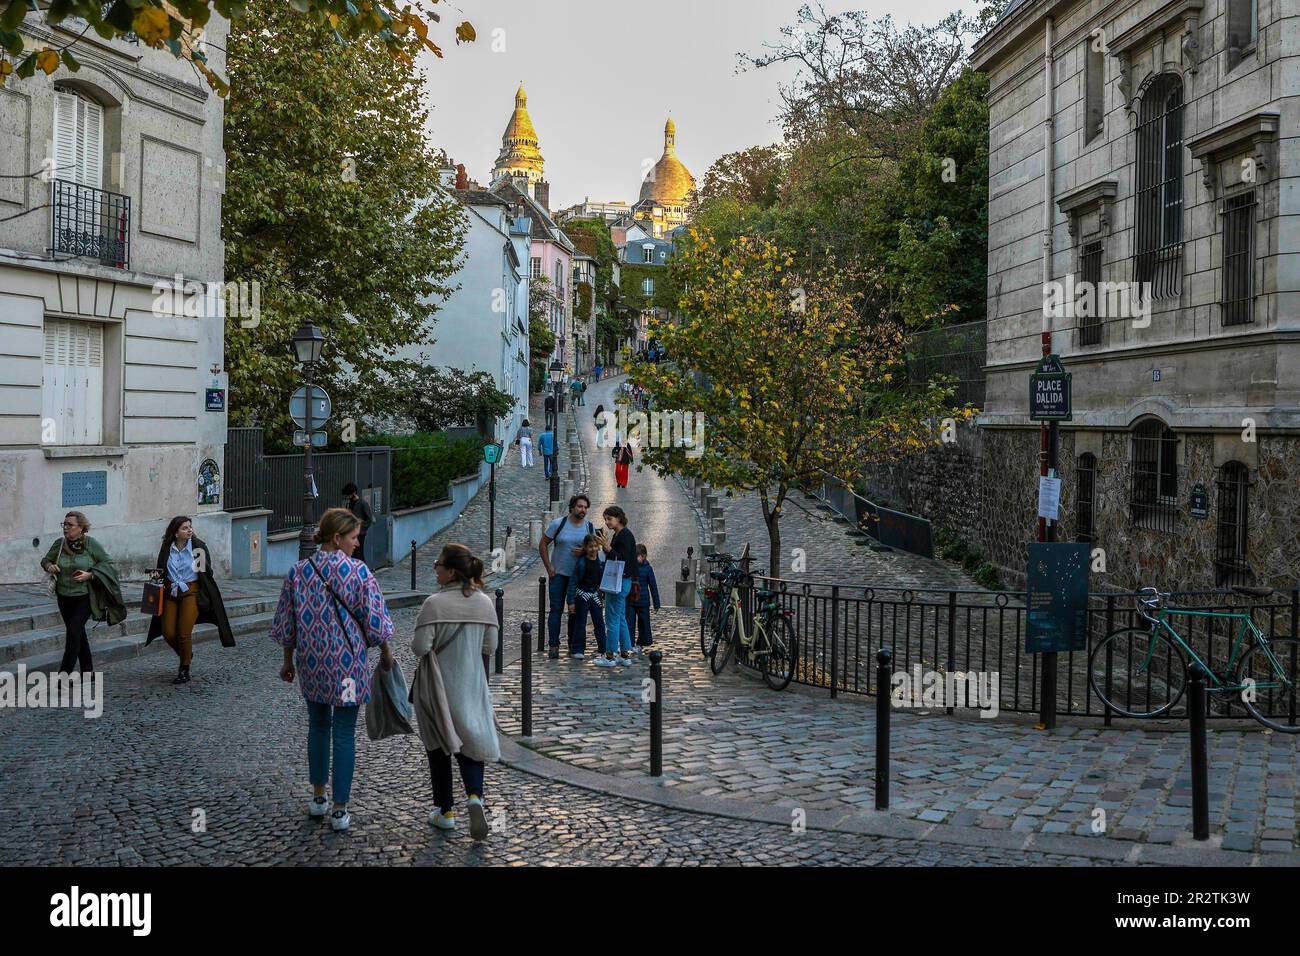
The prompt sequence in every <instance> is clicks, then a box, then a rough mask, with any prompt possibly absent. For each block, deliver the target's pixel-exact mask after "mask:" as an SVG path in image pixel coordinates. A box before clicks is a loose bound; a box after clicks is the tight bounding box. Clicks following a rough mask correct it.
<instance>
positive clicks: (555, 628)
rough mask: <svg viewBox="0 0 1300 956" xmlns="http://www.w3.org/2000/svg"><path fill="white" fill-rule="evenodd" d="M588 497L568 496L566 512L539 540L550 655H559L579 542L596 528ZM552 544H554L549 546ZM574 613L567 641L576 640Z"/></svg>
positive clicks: (580, 547)
mask: <svg viewBox="0 0 1300 956" xmlns="http://www.w3.org/2000/svg"><path fill="white" fill-rule="evenodd" d="M590 507H591V499H590V498H588V497H587V496H586V495H584V494H576V495H574V496H573V497H572V498H570V499H569V513H568V514H567V515H565V516H564V517H562V518H556V519H555V520H554V521H552V522H551V523H550V524H549V525H548V526H547V527H546V530H545V531H543V532H542V540H541V541H540V542H539V543H538V545H537V551H538V553H539V554H540V555H541V556H542V565H543V566H544V567H545V568H546V576H547V578H548V579H549V581H548V584H547V592H546V599H547V602H548V610H547V613H546V633H547V636H548V639H549V640H548V645H549V647H550V656H551V658H553V659H554V658H558V657H559V656H560V618H561V616H562V615H563V613H564V604H565V595H566V594H568V592H569V578H571V577H572V576H573V569H574V565H575V564H576V563H577V560H578V556H579V555H580V554H582V542H583V541H584V540H585V539H586V536H587V535H589V534H595V533H596V529H595V527H594V526H593V525H592V523H591V522H590V521H588V520H587V510H588V509H589V508H590ZM552 544H554V546H555V547H554V548H552V547H551V546H552ZM573 627H574V617H573V615H569V631H568V637H569V645H570V646H573V644H574V643H575V641H574V637H573Z"/></svg>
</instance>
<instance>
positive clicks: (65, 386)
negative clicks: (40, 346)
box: [41, 319, 104, 445]
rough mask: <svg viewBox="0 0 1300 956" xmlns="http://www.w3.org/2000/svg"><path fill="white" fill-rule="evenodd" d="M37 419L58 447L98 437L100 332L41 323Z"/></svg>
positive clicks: (62, 323)
mask: <svg viewBox="0 0 1300 956" xmlns="http://www.w3.org/2000/svg"><path fill="white" fill-rule="evenodd" d="M43 365H44V368H43V373H44V378H43V381H42V385H41V411H42V417H43V418H50V419H53V420H54V423H55V432H54V442H55V444H58V445H98V444H99V443H100V442H101V441H102V440H103V435H104V330H103V328H102V327H101V326H99V325H94V324H91V323H87V322H66V321H63V320H60V319H49V320H47V321H46V323H45V355H44V362H43Z"/></svg>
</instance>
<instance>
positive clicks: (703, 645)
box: [700, 594, 722, 660]
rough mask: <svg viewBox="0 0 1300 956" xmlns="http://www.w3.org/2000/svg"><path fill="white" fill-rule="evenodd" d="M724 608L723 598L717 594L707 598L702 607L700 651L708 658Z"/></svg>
mask: <svg viewBox="0 0 1300 956" xmlns="http://www.w3.org/2000/svg"><path fill="white" fill-rule="evenodd" d="M721 610H722V598H721V596H719V595H717V594H715V595H714V596H713V597H711V598H705V601H704V607H702V608H701V609H700V653H701V654H702V655H704V658H705V659H706V660H707V659H708V656H709V649H710V648H711V647H713V629H714V628H715V627H717V625H718V616H719V612H720V611H721Z"/></svg>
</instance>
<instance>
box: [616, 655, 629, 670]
mask: <svg viewBox="0 0 1300 956" xmlns="http://www.w3.org/2000/svg"><path fill="white" fill-rule="evenodd" d="M618 663H619V664H622V665H623V666H624V667H627V666H630V665H631V663H632V655H631V654H629V655H628V656H627V657H620V658H619V659H618Z"/></svg>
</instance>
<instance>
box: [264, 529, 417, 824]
mask: <svg viewBox="0 0 1300 956" xmlns="http://www.w3.org/2000/svg"><path fill="white" fill-rule="evenodd" d="M360 531H361V522H360V521H359V520H358V519H357V518H356V516H355V515H353V514H352V512H350V511H348V510H347V509H346V508H331V509H329V510H328V511H327V512H325V516H324V517H323V518H321V521H320V526H319V527H318V528H317V529H316V542H317V543H318V544H319V545H320V550H319V551H317V552H316V553H315V554H313V555H311V556H310V557H307V558H305V559H304V560H302V561H299V562H298V563H297V564H295V565H294V566H293V567H292V568H290V569H289V573H288V575H287V576H286V577H285V579H284V587H283V588H281V590H280V604H279V606H278V607H277V608H276V610H275V621H274V623H273V624H272V626H271V640H273V641H275V642H276V643H277V644H279V645H280V646H281V647H283V648H284V666H283V667H281V669H280V679H281V680H284V681H286V682H289V683H292V682H293V679H294V677H295V675H296V676H297V678H298V686H299V687H300V688H301V689H302V696H303V698H304V699H305V700H306V701H307V718H308V720H307V726H308V729H307V767H308V774H309V778H310V780H311V785H312V791H313V796H312V799H311V804H310V806H309V808H308V812H309V813H310V814H311V816H313V817H323V816H325V815H326V813H329V814H330V825H331V826H332V827H333V828H334V829H335V830H346V829H347V828H348V825H349V824H350V823H351V818H350V817H349V816H348V797H349V796H350V795H351V792H352V772H353V769H354V767H355V765H356V747H357V744H356V732H357V713H358V711H359V710H360V708H361V705H362V704H365V703H367V702H369V700H370V670H369V668H368V667H367V666H366V650H367V648H371V647H375V646H378V647H379V648H380V650H381V652H382V653H381V657H380V665H381V666H382V667H383V668H384V670H388V669H389V668H391V667H392V666H393V652H392V650H391V649H390V648H389V646H388V641H389V638H391V637H392V636H393V619H392V617H390V616H389V614H388V605H387V604H386V603H385V602H384V595H383V593H382V592H381V591H380V590H379V582H377V581H376V580H375V577H374V575H373V574H372V573H371V571H370V569H369V568H368V567H366V565H365V563H364V562H362V561H360V560H357V559H356V558H352V557H348V555H351V554H352V552H353V550H354V549H355V548H356V546H357V536H358V534H359V533H360ZM331 737H332V739H333V752H334V776H333V788H332V789H333V797H334V809H333V811H332V812H330V810H329V803H328V802H327V801H326V799H325V783H326V781H327V780H329V779H330V749H331V748H330V743H331Z"/></svg>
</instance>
